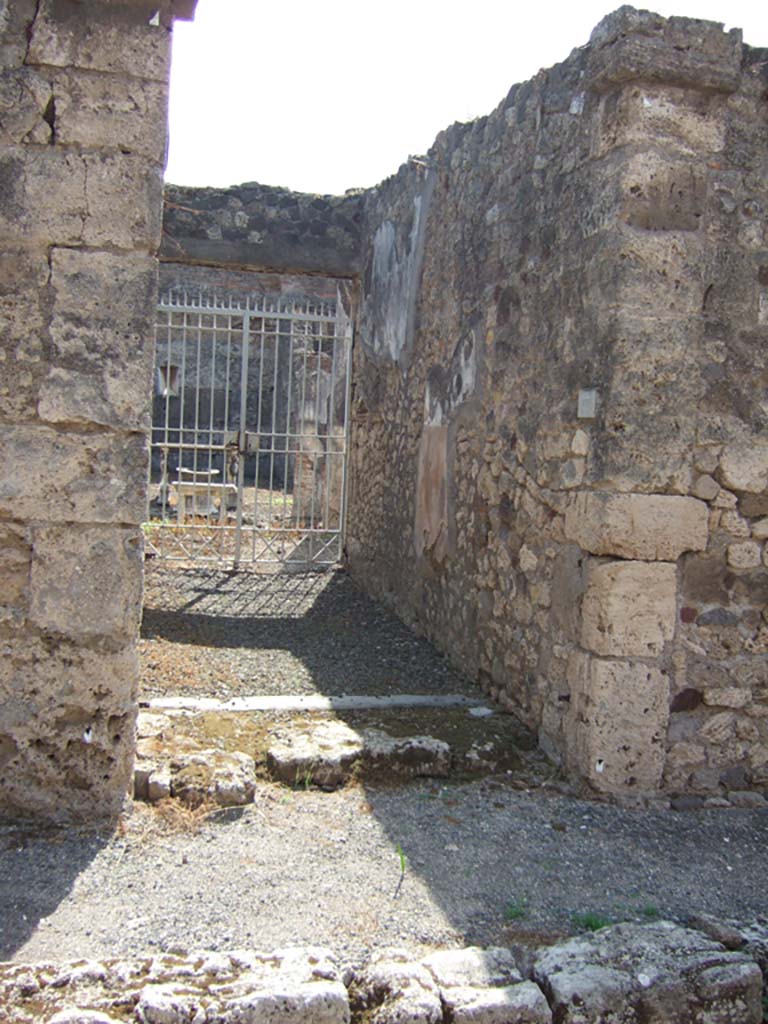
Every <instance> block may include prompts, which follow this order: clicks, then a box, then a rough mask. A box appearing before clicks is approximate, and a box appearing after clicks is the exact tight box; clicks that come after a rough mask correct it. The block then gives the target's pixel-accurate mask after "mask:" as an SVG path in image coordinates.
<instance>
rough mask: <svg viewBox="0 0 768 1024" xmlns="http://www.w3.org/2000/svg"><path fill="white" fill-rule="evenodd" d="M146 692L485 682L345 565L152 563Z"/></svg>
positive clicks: (448, 688) (340, 690) (463, 686)
mask: <svg viewBox="0 0 768 1024" xmlns="http://www.w3.org/2000/svg"><path fill="white" fill-rule="evenodd" d="M140 652H141V659H142V693H143V695H144V696H145V697H158V696H164V695H173V696H177V695H180V694H182V693H184V694H194V695H195V696H200V697H203V696H210V697H221V698H222V699H228V698H230V697H237V696H249V695H253V694H299V693H322V694H330V695H341V694H379V695H382V694H394V693H420V694H421V693H443V694H445V693H460V694H466V695H467V696H473V697H476V696H478V690H477V687H475V686H474V685H473V684H472V683H470V682H469V680H467V679H466V678H465V677H464V676H462V675H461V674H460V673H458V672H455V671H454V670H453V669H452V668H451V667H450V665H449V664H448V662H447V661H446V660H445V659H444V658H443V657H442V656H441V655H439V654H438V653H437V652H436V651H435V649H434V648H433V647H432V646H431V645H430V644H428V643H426V642H425V641H424V640H422V639H420V638H419V637H417V636H415V635H414V634H413V633H412V632H411V631H410V630H409V629H407V628H406V627H405V626H404V625H403V624H402V622H400V620H399V619H397V618H396V617H395V616H394V615H392V614H391V613H389V612H387V611H386V610H385V609H384V608H382V607H381V606H380V605H378V604H376V602H374V601H372V600H371V599H370V598H369V597H367V596H366V595H365V594H364V593H363V592H362V591H360V590H358V588H357V587H356V586H355V585H354V583H353V582H352V581H351V579H350V578H349V577H348V576H346V575H345V574H344V573H340V572H329V573H302V574H285V573H284V574H280V575H259V574H257V573H249V572H241V573H229V572H227V571H225V570H220V569H199V568H198V569H182V570H173V569H166V568H162V567H159V566H152V567H151V568H150V570H149V571H148V572H147V578H146V584H145V600H144V623H143V627H142V640H141V646H140Z"/></svg>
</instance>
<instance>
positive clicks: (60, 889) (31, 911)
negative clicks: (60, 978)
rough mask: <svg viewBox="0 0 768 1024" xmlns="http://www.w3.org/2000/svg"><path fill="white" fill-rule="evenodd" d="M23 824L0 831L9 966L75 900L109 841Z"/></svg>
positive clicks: (1, 915) (0, 925) (1, 951)
mask: <svg viewBox="0 0 768 1024" xmlns="http://www.w3.org/2000/svg"><path fill="white" fill-rule="evenodd" d="M75 832H76V830H74V829H66V830H65V829H60V828H44V827H40V826H38V825H31V824H27V823H19V824H17V825H13V824H6V825H2V826H0V960H10V959H11V958H12V957H13V956H14V954H15V953H16V951H17V950H18V949H20V948H21V947H22V946H23V945H24V944H25V943H26V942H27V941H28V940H29V938H30V937H31V936H32V935H34V934H35V932H36V931H37V930H38V929H39V928H40V927H41V922H44V921H45V919H46V918H47V917H48V915H49V914H53V913H54V912H56V911H57V910H58V908H59V907H60V906H61V905H62V904H64V903H66V901H67V900H68V899H70V898H71V897H72V894H73V892H74V890H75V889H76V887H77V885H78V879H79V878H80V877H81V875H82V874H83V873H84V872H86V871H87V869H88V867H89V865H90V864H91V863H92V862H93V859H94V857H96V856H97V854H98V853H99V851H100V850H102V849H104V847H105V846H106V845H107V843H108V842H109V835H108V834H106V833H104V834H101V833H97V832H94V831H90V830H89V831H85V832H83V833H82V834H79V833H78V835H77V840H78V841H77V842H76V843H75V844H72V843H70V842H69V841H68V840H69V839H70V838H71V837H72V835H73V834H74V833H75Z"/></svg>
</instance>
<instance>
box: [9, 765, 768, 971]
mask: <svg viewBox="0 0 768 1024" xmlns="http://www.w3.org/2000/svg"><path fill="white" fill-rule="evenodd" d="M766 840H768V813H766V812H765V811H746V810H730V811H714V810H708V811H697V812H689V813H685V814H676V813H673V812H661V811H629V810H620V809H618V808H615V807H610V806H606V805H600V804H591V803H587V802H583V801H579V800H573V799H568V798H565V797H562V796H558V795H550V794H548V793H547V792H546V791H545V790H538V791H536V792H530V793H525V792H516V791H514V790H512V789H511V788H507V787H505V786H504V785H500V784H499V783H498V782H496V781H494V780H485V781H483V782H474V783H470V784H461V785H456V786H438V785H436V784H434V783H419V784H412V785H410V786H408V787H405V788H402V789H398V790H392V789H376V788H367V789H362V788H350V789H346V790H341V791H338V792H336V793H322V792H317V791H306V792H305V791H302V790H299V791H288V790H285V789H280V788H277V787H273V786H265V787H263V788H261V789H260V790H259V792H258V795H257V802H256V803H255V804H254V805H253V806H252V807H249V808H248V809H246V810H244V811H242V812H238V813H234V812H226V813H225V812H222V814H221V816H220V817H219V818H218V819H217V820H209V821H208V822H206V823H204V824H203V825H202V827H201V828H200V830H199V831H198V832H190V831H188V830H187V831H181V832H174V831H168V830H167V829H165V828H164V827H163V825H162V820H161V818H160V816H159V814H158V812H157V811H154V810H151V809H150V808H146V807H143V806H139V805H137V807H136V810H135V811H134V814H133V815H132V816H131V818H130V819H128V821H127V823H126V824H125V825H124V827H123V829H122V830H118V831H117V832H116V833H114V834H113V835H112V836H102V835H98V834H93V833H92V834H88V833H83V834H81V833H78V832H77V831H73V830H70V831H66V832H65V831H62V832H51V833H48V834H45V835H41V834H39V833H31V832H25V831H22V830H14V829H8V828H5V829H2V830H0V954H2V956H3V957H5V958H15V959H18V960H37V959H45V958H53V959H61V958H72V957H81V956H86V957H102V956H107V955H115V954H129V953H130V954H138V953H143V952H150V951H152V950H157V949H160V948H162V949H166V950H168V949H175V948H185V949H195V948H201V947H205V948H213V949H217V948H226V947H237V946H241V947H242V946H250V947H256V948H258V949H264V950H268V949H272V948H276V947H279V946H283V945H286V944H294V943H310V944H318V943H319V944H323V945H327V946H329V947H330V948H331V949H332V950H333V951H334V952H335V953H336V954H337V955H338V956H341V957H344V958H349V959H351V960H358V959H360V958H361V957H363V956H364V955H365V953H366V952H367V951H368V950H370V949H371V948H372V947H374V946H381V945H406V946H409V947H412V948H413V949H414V950H417V951H420V950H423V948H424V947H432V946H445V945H462V944H466V943H480V944H490V943H496V942H502V943H503V942H509V941H513V940H516V939H520V940H524V941H525V940H529V941H539V940H541V939H544V940H546V939H548V938H554V937H555V936H558V935H561V934H563V933H567V932H568V931H570V930H571V929H572V927H574V922H573V920H572V918H573V915H574V914H588V913H591V914H600V915H603V916H604V917H605V918H611V919H627V918H639V919H650V918H652V917H654V916H656V915H657V914H658V915H663V916H669V917H673V918H676V919H680V920H684V919H685V918H686V917H687V916H688V914H690V913H692V912H694V911H708V912H710V913H712V914H715V915H718V916H725V917H736V918H741V919H747V920H754V919H755V916H756V915H758V914H761V915H766V914H768V891H766V887H765V868H766V853H765V850H766ZM398 844H399V845H400V847H401V848H402V850H403V851H404V853H405V855H406V856H407V858H408V863H407V866H406V872H405V878H404V881H403V884H402V886H401V888H400V892H399V895H397V896H396V895H395V893H396V890H397V885H398V879H399V877H400V858H399V854H398ZM507 916H511V917H513V918H514V920H511V921H508V920H507Z"/></svg>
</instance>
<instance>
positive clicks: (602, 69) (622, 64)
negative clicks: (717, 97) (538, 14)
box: [588, 6, 741, 93]
mask: <svg viewBox="0 0 768 1024" xmlns="http://www.w3.org/2000/svg"><path fill="white" fill-rule="evenodd" d="M688 24H689V23H686V21H685V19H683V18H678V19H675V18H670V19H669V20H668V21H667V22H665V23H664V25H665V29H666V31H665V33H664V36H663V37H661V36H660V34H659V28H660V19H659V16H658V15H656V14H653V13H652V12H651V11H643V10H635V8H633V7H629V6H624V7H620V8H618V9H617V10H615V11H614V12H613V13H612V14H609V15H607V16H606V17H605V18H603V20H602V21H601V22H600V24H599V25H598V26H597V27H596V28H595V29H594V30H593V32H592V35H591V36H590V44H591V46H590V50H589V65H588V75H589V78H590V80H591V82H592V84H593V85H594V86H597V87H602V88H605V87H606V86H608V85H609V84H615V83H623V82H633V81H635V80H640V81H641V82H643V83H647V82H650V83H664V84H665V85H666V84H667V83H669V84H671V85H674V86H679V87H681V88H682V87H686V88H688V89H691V88H693V89H696V90H711V91H713V92H723V93H730V92H733V91H734V90H736V89H737V88H738V86H739V78H740V71H741V39H740V36H739V34H738V33H734V32H723V30H722V26H721V25H718V24H716V23H714V22H699V25H700V29H699V31H698V35H697V45H696V46H695V47H692V46H690V44H689V43H688V36H687V25H688Z"/></svg>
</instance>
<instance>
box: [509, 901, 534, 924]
mask: <svg viewBox="0 0 768 1024" xmlns="http://www.w3.org/2000/svg"><path fill="white" fill-rule="evenodd" d="M524 917H528V903H527V902H526V900H510V901H509V903H508V904H507V905H506V907H505V908H504V919H505V920H506V921H521V920H522V919H523V918H524Z"/></svg>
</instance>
